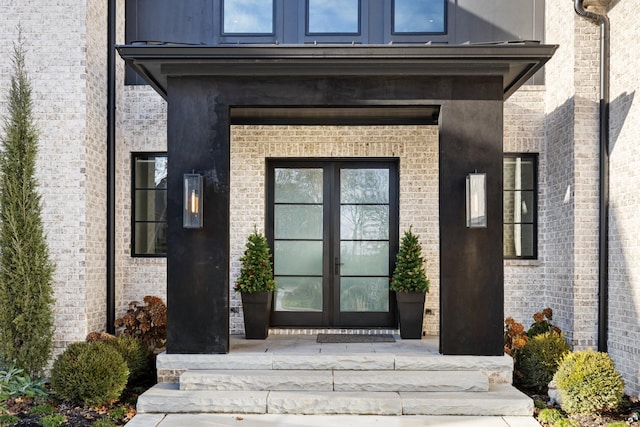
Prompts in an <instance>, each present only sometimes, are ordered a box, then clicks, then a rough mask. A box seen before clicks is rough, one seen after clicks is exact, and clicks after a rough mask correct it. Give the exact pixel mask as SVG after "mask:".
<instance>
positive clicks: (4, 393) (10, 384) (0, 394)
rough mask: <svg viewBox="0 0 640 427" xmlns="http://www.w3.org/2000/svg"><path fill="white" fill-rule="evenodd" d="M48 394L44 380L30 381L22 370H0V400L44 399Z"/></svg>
mask: <svg viewBox="0 0 640 427" xmlns="http://www.w3.org/2000/svg"><path fill="white" fill-rule="evenodd" d="M47 394H48V392H47V389H46V388H45V381H44V379H35V380H33V379H31V377H30V376H29V375H27V374H26V373H25V372H24V370H23V369H18V368H9V369H5V370H0V400H4V399H7V398H9V397H20V396H26V397H45V396H46V395H47Z"/></svg>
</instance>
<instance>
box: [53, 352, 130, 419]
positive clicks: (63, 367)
mask: <svg viewBox="0 0 640 427" xmlns="http://www.w3.org/2000/svg"><path fill="white" fill-rule="evenodd" d="M128 376H129V369H128V368H127V363H126V362H125V361H124V359H123V358H122V356H120V353H118V351H117V350H116V349H115V348H113V347H111V346H110V345H108V344H105V343H103V342H92V343H84V342H80V343H73V344H71V345H70V346H69V347H68V348H67V350H66V351H65V352H64V353H62V354H61V355H60V356H59V357H58V358H57V359H56V361H55V362H54V364H53V369H52V371H51V387H52V388H53V390H54V391H55V392H56V393H57V394H58V395H59V396H60V398H62V399H63V400H66V401H69V402H73V403H78V404H84V405H85V406H91V405H101V404H105V403H108V402H110V401H113V400H115V399H117V398H118V397H119V396H120V393H122V390H124V387H125V386H126V384H127V378H128Z"/></svg>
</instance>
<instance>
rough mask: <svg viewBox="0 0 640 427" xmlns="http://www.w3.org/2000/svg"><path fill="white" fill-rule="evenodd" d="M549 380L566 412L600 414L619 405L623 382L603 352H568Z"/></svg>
mask: <svg viewBox="0 0 640 427" xmlns="http://www.w3.org/2000/svg"><path fill="white" fill-rule="evenodd" d="M553 378H554V380H555V382H556V385H557V387H558V392H559V393H560V397H561V399H562V409H564V410H565V411H566V412H568V413H571V414H578V413H580V414H593V413H598V412H604V411H607V410H610V409H615V408H617V407H618V406H619V405H620V404H621V403H622V397H623V396H624V382H623V381H622V377H621V376H620V373H619V372H618V371H617V370H616V368H615V366H614V365H613V361H612V360H611V358H610V357H609V355H608V354H607V353H600V352H596V351H594V350H587V351H579V352H575V353H569V354H568V355H567V357H566V358H565V359H564V360H563V361H562V363H561V364H560V366H559V367H558V371H557V372H556V374H555V375H554V377H553Z"/></svg>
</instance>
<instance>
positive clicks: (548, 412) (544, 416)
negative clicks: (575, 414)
mask: <svg viewBox="0 0 640 427" xmlns="http://www.w3.org/2000/svg"><path fill="white" fill-rule="evenodd" d="M564 418H566V417H565V416H564V415H563V414H562V412H560V411H558V410H557V409H551V408H547V409H542V410H540V413H539V414H538V421H540V422H543V423H545V424H551V425H553V424H555V423H557V422H558V421H560V420H562V419H564Z"/></svg>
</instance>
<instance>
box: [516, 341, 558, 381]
mask: <svg viewBox="0 0 640 427" xmlns="http://www.w3.org/2000/svg"><path fill="white" fill-rule="evenodd" d="M569 351H570V350H569V344H567V342H566V341H565V340H564V338H563V337H562V336H561V335H560V334H557V333H556V332H544V333H542V334H539V335H535V336H533V337H532V338H531V339H529V341H527V343H526V344H525V346H524V348H523V349H522V351H521V352H520V354H519V355H518V358H517V359H516V365H517V367H516V369H517V370H518V371H519V372H520V373H521V374H522V378H521V383H522V385H523V386H525V387H528V388H531V389H533V390H535V391H539V392H543V391H546V390H547V386H548V384H549V382H550V381H551V380H552V379H553V374H555V373H556V371H557V370H558V365H559V364H560V362H561V361H562V359H563V358H564V357H565V356H566V354H567V353H569Z"/></svg>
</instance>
